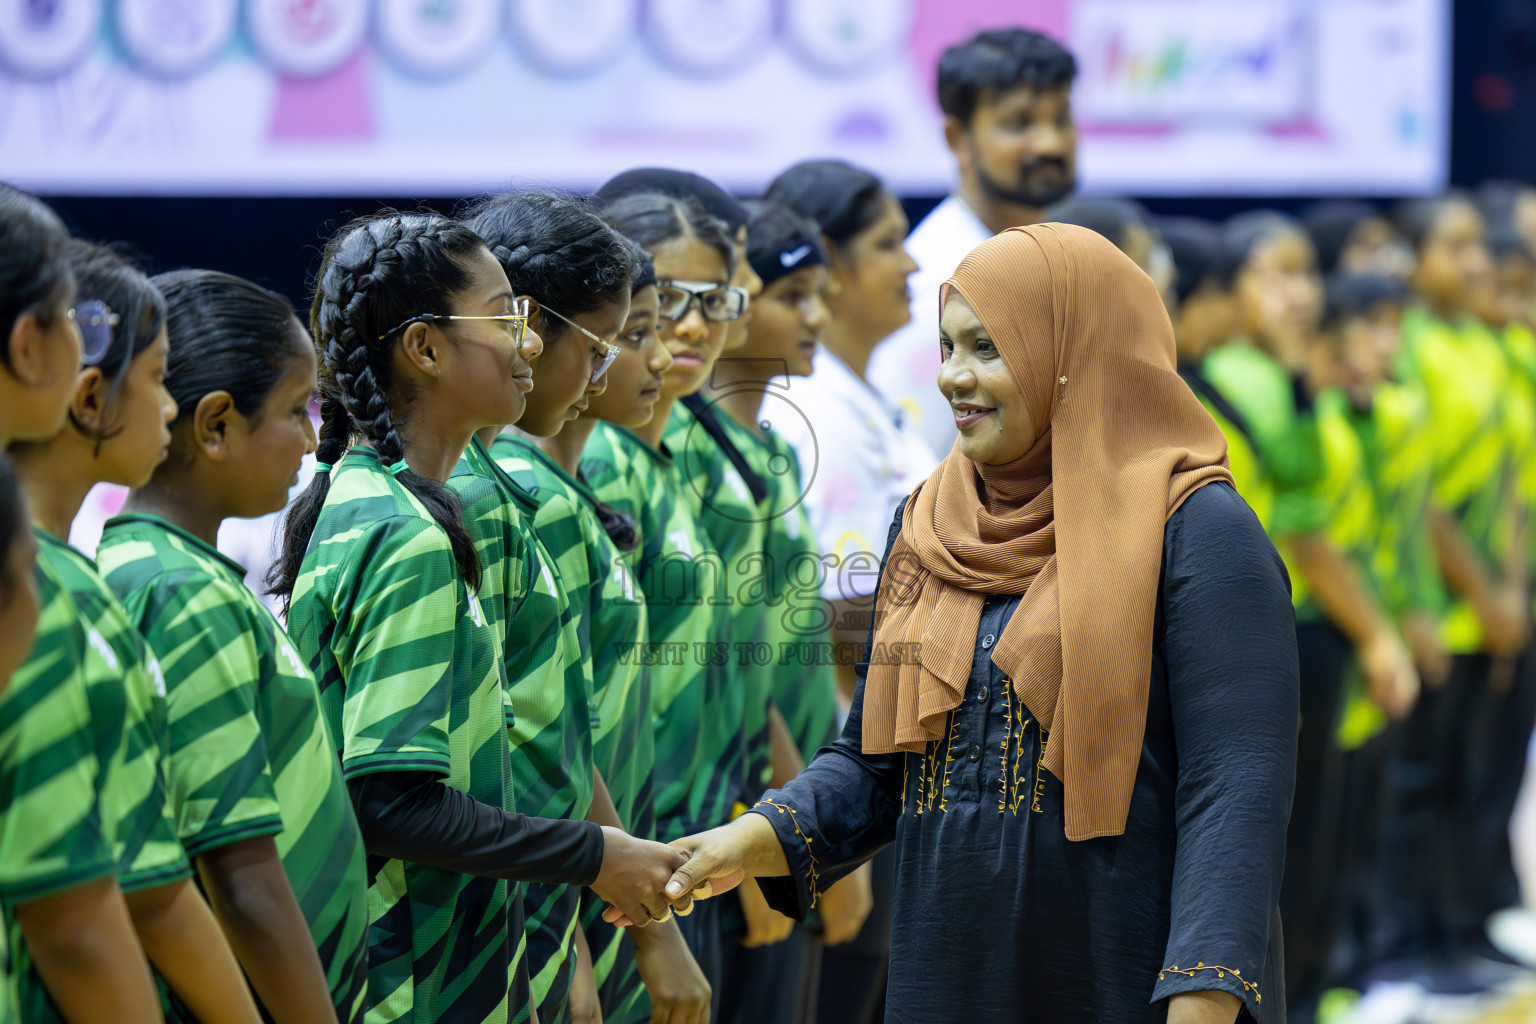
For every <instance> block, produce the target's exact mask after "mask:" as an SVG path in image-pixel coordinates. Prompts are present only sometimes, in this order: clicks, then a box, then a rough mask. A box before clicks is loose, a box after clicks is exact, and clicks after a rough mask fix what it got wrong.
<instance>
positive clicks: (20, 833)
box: [0, 558, 119, 1022]
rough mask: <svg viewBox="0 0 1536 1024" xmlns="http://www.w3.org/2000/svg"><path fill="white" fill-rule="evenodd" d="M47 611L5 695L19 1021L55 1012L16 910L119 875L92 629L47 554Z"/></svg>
mask: <svg viewBox="0 0 1536 1024" xmlns="http://www.w3.org/2000/svg"><path fill="white" fill-rule="evenodd" d="M34 578H35V579H36V583H37V592H38V601H39V605H40V615H39V618H38V623H37V637H36V639H35V640H34V641H33V643H32V651H31V653H30V654H29V655H28V656H27V660H26V662H25V663H24V664H23V665H22V666H21V667H20V668H19V669H17V670H16V674H15V675H14V676H13V677H12V679H11V684H10V686H9V688H7V689H6V691H5V693H4V695H3V696H0V902H3V903H4V906H5V912H6V926H7V931H8V933H9V934H8V938H9V947H10V957H9V966H10V978H9V979H8V980H7V982H6V983H5V984H4V985H0V1006H3V1004H4V1002H5V997H8V996H11V995H12V993H13V991H14V994H15V997H16V1001H17V1003H19V1005H20V1006H21V1007H22V1008H24V1009H23V1010H22V1011H21V1012H18V1011H17V1009H16V1006H15V1005H13V1006H11V1007H9V1008H7V1009H6V1010H5V1012H6V1013H8V1014H10V1015H11V1018H12V1019H20V1020H23V1021H28V1022H30V1021H32V1020H34V1019H39V1016H38V1015H39V1013H43V1014H44V1016H42V1017H41V1018H40V1019H43V1020H48V1019H50V1016H49V1015H51V1014H52V1013H53V1012H54V1011H52V1010H51V1008H48V1009H44V1008H45V1007H48V1004H49V1002H50V1001H49V999H48V994H47V991H46V989H45V988H44V987H43V981H42V978H41V977H40V976H38V974H37V971H36V968H35V967H34V965H33V963H32V958H31V956H30V955H29V952H28V950H27V945H26V940H25V939H24V938H23V937H22V935H21V929H20V926H19V925H18V924H17V921H16V917H15V910H16V908H17V907H18V906H19V905H21V904H23V903H27V902H29V901H31V900H35V899H39V898H42V897H45V896H55V895H58V894H59V893H63V892H67V891H69V890H71V889H75V888H78V887H80V886H82V885H85V884H86V883H88V882H94V881H97V880H99V879H102V878H107V877H110V876H113V875H115V874H117V872H118V869H119V862H118V859H117V857H116V856H114V852H113V846H112V843H111V842H110V841H109V839H108V836H107V833H106V832H104V830H103V827H102V820H101V803H100V799H99V794H98V792H97V786H98V780H99V777H100V774H101V772H100V767H99V763H98V761H97V757H96V736H95V733H94V731H93V728H92V722H91V706H90V702H89V700H88V699H87V697H86V683H85V672H84V668H83V659H84V656H85V650H86V639H85V630H84V628H83V627H82V625H81V622H80V615H79V612H78V611H77V610H76V608H75V602H74V600H73V599H72V598H71V597H70V596H69V591H68V589H67V588H66V587H65V586H64V583H63V582H62V581H61V580H60V579H59V577H58V575H57V572H56V570H55V569H54V568H53V567H52V565H51V564H50V562H49V560H48V559H44V558H39V559H38V562H37V568H36V569H35V570H34Z"/></svg>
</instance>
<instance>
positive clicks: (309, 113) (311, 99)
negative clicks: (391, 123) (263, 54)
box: [269, 47, 377, 142]
mask: <svg viewBox="0 0 1536 1024" xmlns="http://www.w3.org/2000/svg"><path fill="white" fill-rule="evenodd" d="M372 60H373V51H372V48H371V47H362V48H360V49H359V50H358V51H357V52H356V53H354V54H353V55H352V56H351V57H349V58H348V59H347V62H346V63H345V64H343V65H342V66H341V67H339V68H337V69H336V70H335V71H333V72H331V73H330V74H328V75H322V76H320V77H319V78H289V77H287V76H282V77H280V78H278V80H277V96H276V98H275V99H274V101H273V104H272V127H271V130H270V132H269V134H270V136H271V138H272V139H273V140H274V141H284V142H330V141H334V142H362V141H367V140H370V139H372V138H373V137H374V136H375V134H376V128H377V126H376V125H375V124H374V119H373V96H372V89H371V82H370V68H371V62H372Z"/></svg>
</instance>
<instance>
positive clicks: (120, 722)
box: [23, 530, 192, 1021]
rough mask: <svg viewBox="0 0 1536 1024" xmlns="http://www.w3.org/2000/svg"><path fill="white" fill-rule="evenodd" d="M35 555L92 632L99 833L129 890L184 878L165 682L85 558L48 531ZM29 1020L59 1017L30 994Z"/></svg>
mask: <svg viewBox="0 0 1536 1024" xmlns="http://www.w3.org/2000/svg"><path fill="white" fill-rule="evenodd" d="M37 538H38V547H39V550H38V558H39V559H40V560H43V561H46V562H48V564H49V565H50V566H51V567H52V568H53V570H54V572H55V573H56V576H57V578H58V580H59V581H60V582H61V583H63V584H64V586H65V588H66V589H67V590H68V591H69V595H70V597H71V598H73V599H74V602H75V608H76V610H77V612H78V613H79V615H80V625H81V628H82V629H84V630H85V651H84V656H83V658H82V660H81V669H82V671H83V673H84V676H85V695H86V699H87V700H88V701H89V702H90V708H91V731H92V732H93V733H94V735H95V737H96V763H97V767H98V769H99V774H98V776H97V798H98V800H99V802H100V806H101V824H102V830H103V832H104V834H105V835H106V837H107V841H108V842H109V843H111V845H112V852H113V855H114V857H115V858H116V860H117V881H118V885H119V887H121V888H122V890H123V892H124V893H125V894H127V893H134V892H138V891H140V890H143V889H152V888H155V887H157V886H161V885H167V884H170V883H172V882H178V881H181V880H182V879H185V878H187V877H189V876H190V875H191V873H192V869H191V866H190V864H189V863H188V861H187V855H186V853H185V852H184V851H183V850H182V845H181V843H180V842H179V841H178V840H177V836H176V827H175V823H174V820H173V817H172V814H173V811H174V800H172V801H168V800H167V789H166V769H167V766H168V760H167V753H168V750H167V746H166V735H167V732H166V702H165V678H164V676H163V675H162V674H161V669H160V665H159V663H158V662H157V661H156V659H155V656H154V654H153V653H152V652H151V650H150V648H149V647H148V646H147V645H146V644H145V642H144V638H143V637H142V636H140V635H139V633H138V631H137V630H135V629H134V627H133V624H132V622H131V621H130V619H129V617H128V613H127V612H126V611H125V610H124V609H123V606H122V605H121V604H120V603H119V602H118V600H117V597H116V596H115V595H114V594H113V593H112V591H111V589H110V588H109V587H108V586H107V584H106V581H104V580H103V579H102V578H101V575H100V574H99V573H98V572H97V570H96V566H95V565H93V564H92V563H91V560H90V559H88V558H86V557H85V556H84V555H83V554H81V553H80V552H78V551H76V550H75V549H74V548H71V547H70V546H69V545H68V544H66V543H65V542H64V541H62V540H59V539H58V538H57V537H54V536H52V535H50V534H48V533H45V532H43V531H41V530H39V531H37ZM23 1010H24V1016H25V1017H26V1019H27V1020H28V1021H32V1020H37V1021H44V1020H62V1017H61V1016H60V1015H59V1014H58V1011H57V1010H56V1009H55V1008H54V1007H53V1006H52V1003H51V1001H50V1002H47V1003H34V1002H33V1001H32V1000H30V999H29V1000H28V1001H27V1003H25V1004H24V1006H23Z"/></svg>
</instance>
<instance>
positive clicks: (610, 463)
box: [581, 423, 742, 841]
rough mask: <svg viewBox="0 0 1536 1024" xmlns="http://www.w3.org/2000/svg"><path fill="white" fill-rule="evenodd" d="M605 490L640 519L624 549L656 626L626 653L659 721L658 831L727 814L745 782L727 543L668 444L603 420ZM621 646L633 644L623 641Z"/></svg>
mask: <svg viewBox="0 0 1536 1024" xmlns="http://www.w3.org/2000/svg"><path fill="white" fill-rule="evenodd" d="M581 470H582V475H583V476H584V477H585V478H586V479H587V480H588V481H589V482H590V484H591V486H592V490H593V492H594V493H595V494H596V496H597V498H598V499H599V500H600V501H602V502H604V503H605V504H608V505H611V506H613V507H614V508H615V509H616V510H617V511H619V512H622V513H624V514H626V515H628V516H629V517H630V518H631V519H633V520H634V521H635V524H636V528H637V531H638V533H639V535H640V544H639V545H638V546H637V547H636V549H635V550H634V551H631V552H629V553H628V554H627V556H626V557H625V561H626V563H627V564H629V565H630V566H631V567H632V568H633V570H634V573H635V577H636V579H637V581H638V582H639V584H640V590H641V592H642V593H643V594H644V596H645V604H646V615H647V622H648V627H649V631H650V635H649V638H648V640H647V641H646V642H645V644H644V646H643V647H637V648H635V649H634V650H633V651H631V652H630V653H629V654H628V655H627V656H628V657H633V658H640V659H642V661H643V663H644V664H645V666H646V667H647V668H648V670H649V674H650V686H651V721H652V723H653V725H654V729H655V744H656V746H655V758H656V761H655V769H654V777H655V782H654V792H655V798H654V803H655V814H656V838H657V839H660V840H662V841H670V840H673V839H678V838H681V837H682V836H685V835H691V834H693V833H695V832H700V831H703V830H704V829H707V828H713V827H715V826H716V825H721V824H724V823H725V822H726V821H727V820H728V819H729V817H730V812H731V805H732V803H733V802H734V801H735V800H736V799H738V797H737V793H738V792H739V789H740V782H741V774H742V769H741V758H740V755H741V748H740V735H741V721H742V703H741V699H740V691H739V690H738V691H737V692H736V694H735V696H734V697H733V696H732V694H731V693H730V692H729V689H728V682H729V680H728V676H727V672H728V661H729V657H730V641H731V633H730V624H731V623H730V608H729V607H728V604H727V597H726V592H725V570H724V565H723V562H722V559H721V557H720V553H719V552H718V551H717V550H715V548H714V546H713V544H712V542H711V540H710V538H709V535H708V534H707V533H705V531H704V528H703V526H702V525H701V524H700V523H699V521H698V517H697V516H696V515H695V514H694V512H693V506H692V503H691V502H690V501H689V499H688V496H687V493H686V490H685V488H686V485H685V484H684V483H683V480H682V478H681V476H680V475H679V474H678V472H677V469H676V467H675V466H674V464H673V461H672V456H671V453H670V451H669V450H668V449H667V448H666V447H665V445H663V447H662V448H661V449H660V450H658V449H655V448H652V447H651V446H650V445H648V444H646V443H645V442H644V441H642V440H641V439H640V438H639V437H638V436H637V435H635V434H634V433H633V432H632V431H629V430H626V429H624V428H622V427H614V426H612V425H610V424H606V423H602V424H599V425H598V426H597V427H596V428H595V429H594V430H593V431H592V436H591V437H590V438H588V440H587V445H586V449H585V451H584V452H583V453H582V459H581ZM618 656H619V657H620V658H622V657H625V656H626V654H625V653H624V652H623V651H622V649H620V651H619V654H618Z"/></svg>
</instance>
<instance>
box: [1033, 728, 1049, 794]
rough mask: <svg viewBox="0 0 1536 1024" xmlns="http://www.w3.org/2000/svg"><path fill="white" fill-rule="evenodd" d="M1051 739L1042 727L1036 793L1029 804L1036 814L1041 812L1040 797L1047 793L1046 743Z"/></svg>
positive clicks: (1036, 765) (1036, 772) (1036, 769)
mask: <svg viewBox="0 0 1536 1024" xmlns="http://www.w3.org/2000/svg"><path fill="white" fill-rule="evenodd" d="M1049 739H1050V736H1049V734H1047V733H1046V731H1045V730H1044V729H1041V730H1040V758H1039V760H1037V761H1036V762H1035V794H1034V797H1033V799H1032V800H1031V801H1030V805H1029V809H1030V810H1032V811H1034V812H1035V813H1036V814H1039V813H1040V798H1041V797H1042V796H1044V795H1045V744H1046V741H1047V740H1049Z"/></svg>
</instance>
